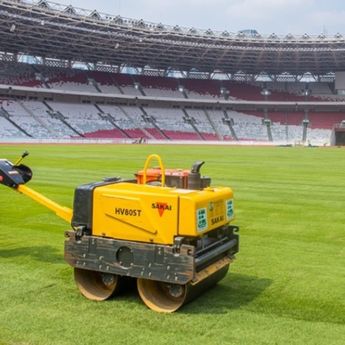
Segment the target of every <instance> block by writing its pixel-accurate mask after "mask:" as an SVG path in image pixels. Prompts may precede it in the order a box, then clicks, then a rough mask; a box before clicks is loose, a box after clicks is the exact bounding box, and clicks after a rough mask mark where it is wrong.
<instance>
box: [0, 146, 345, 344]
mask: <svg viewBox="0 0 345 345" xmlns="http://www.w3.org/2000/svg"><path fill="white" fill-rule="evenodd" d="M24 149H28V150H29V151H30V152H31V155H30V156H29V158H28V159H27V164H28V165H29V166H31V167H32V168H33V170H34V179H33V181H31V182H30V186H31V187H33V188H35V189H37V190H38V191H39V192H42V193H44V194H45V195H47V196H48V197H50V198H52V199H54V200H55V201H57V202H60V203H62V204H63V205H66V206H69V207H72V204H73V190H74V187H75V186H77V185H78V184H82V183H86V182H91V181H97V180H100V179H102V178H103V177H106V176H118V175H120V176H123V177H132V176H133V173H134V172H135V171H137V170H138V169H141V168H142V166H143V163H144V160H145V157H146V155H147V154H149V153H158V154H161V155H162V158H163V160H164V162H165V164H166V165H167V166H169V167H181V168H188V167H190V166H191V164H192V163H193V161H195V160H200V159H202V160H205V161H206V162H207V164H206V165H205V166H204V167H203V173H204V174H205V175H209V176H211V177H212V179H213V183H214V184H215V185H230V186H232V187H233V188H234V190H235V197H236V200H235V202H236V204H235V205H236V210H237V219H236V222H235V223H236V224H238V225H239V226H240V228H241V251H240V253H239V255H238V259H237V261H236V262H235V264H234V265H233V266H232V267H231V272H230V273H229V275H228V276H227V277H226V278H225V279H224V280H223V281H222V282H220V283H219V284H218V286H217V287H216V288H214V289H212V290H210V291H208V292H207V293H205V294H204V295H203V296H201V297H200V298H199V299H197V300H196V301H194V302H192V303H190V304H189V305H186V306H185V307H184V308H183V309H182V310H181V311H179V312H178V313H175V314H173V315H160V314H156V313H153V312H151V311H150V310H148V309H147V308H146V307H145V306H144V305H143V304H142V303H141V302H140V300H139V298H138V297H137V294H136V293H135V292H129V293H127V294H125V295H123V296H121V297H119V298H117V299H114V300H111V301H108V302H104V303H94V302H91V301H88V300H86V299H84V298H83V297H82V296H80V294H79V293H78V291H77V289H76V287H75V285H74V282H73V278H72V270H71V268H70V267H69V266H67V264H65V263H64V261H63V231H64V230H67V229H68V228H69V226H68V224H66V223H65V222H64V221H62V220H60V219H58V218H56V217H55V215H54V214H52V213H51V212H50V211H48V210H46V209H44V208H43V207H42V206H40V205H36V204H35V203H34V202H32V201H30V200H28V199H26V198H25V197H24V196H22V195H19V194H16V193H13V192H11V191H10V190H8V189H5V187H3V186H0V344H1V342H3V343H4V344H45V345H46V344H54V345H55V344H133V343H138V342H150V343H152V344H172V343H174V344H198V345H199V344H200V343H203V344H339V345H340V344H341V345H343V344H344V343H345V304H344V303H345V302H344V301H345V265H344V258H345V250H344V248H345V232H344V222H345V218H344V210H343V208H344V204H345V202H344V201H343V190H344V187H345V179H344V175H343V172H344V171H345V160H344V154H345V151H344V150H343V149H338V148H334V149H323V148H321V149H315V148H310V149H308V148H260V147H259V148H251V147H211V146H210V147H209V146H136V145H133V146H131V145H128V146H126V145H105V146H102V145H94V146H92V145H90V146H87V145H85V146H67V145H62V146H53V145H47V146H44V145H42V146H40V145H33V146H27V145H26V146H22V145H19V146H0V156H1V157H6V158H10V159H11V160H15V158H16V157H17V156H18V154H19V153H20V152H21V151H23V150H24Z"/></svg>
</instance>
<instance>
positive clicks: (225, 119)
mask: <svg viewBox="0 0 345 345" xmlns="http://www.w3.org/2000/svg"><path fill="white" fill-rule="evenodd" d="M223 114H224V117H223V119H222V121H223V123H224V124H225V125H227V126H228V127H229V130H230V133H231V137H232V138H233V139H235V140H236V141H238V137H237V135H236V132H235V129H234V127H233V126H232V125H233V123H234V121H233V119H230V117H229V114H228V113H227V111H226V110H223Z"/></svg>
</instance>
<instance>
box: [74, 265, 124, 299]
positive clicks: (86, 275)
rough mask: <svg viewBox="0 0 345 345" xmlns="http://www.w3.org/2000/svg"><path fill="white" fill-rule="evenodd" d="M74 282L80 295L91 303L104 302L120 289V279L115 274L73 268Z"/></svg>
mask: <svg viewBox="0 0 345 345" xmlns="http://www.w3.org/2000/svg"><path fill="white" fill-rule="evenodd" d="M74 280H75V282H76V284H77V287H78V289H79V291H80V292H81V294H82V295H83V296H85V297H86V298H88V299H90V300H92V301H104V300H106V299H108V298H110V297H111V296H113V295H114V294H115V293H117V292H118V290H119V288H120V277H119V276H118V275H116V274H109V273H102V272H96V271H89V270H83V269H80V268H74Z"/></svg>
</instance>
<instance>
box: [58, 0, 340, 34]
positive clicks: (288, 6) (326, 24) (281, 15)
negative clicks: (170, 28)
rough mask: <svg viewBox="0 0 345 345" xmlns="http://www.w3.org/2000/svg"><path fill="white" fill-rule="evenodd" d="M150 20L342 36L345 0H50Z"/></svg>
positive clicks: (226, 27) (232, 30)
mask: <svg viewBox="0 0 345 345" xmlns="http://www.w3.org/2000/svg"><path fill="white" fill-rule="evenodd" d="M55 1H56V2H60V3H64V4H72V5H73V6H76V7H81V8H86V9H92V10H93V9H97V10H99V11H100V12H106V13H109V14H120V15H122V16H124V17H128V18H136V19H140V18H142V19H144V20H147V21H152V22H155V23H159V22H162V23H163V24H170V25H176V24H177V25H180V26H186V27H195V28H200V29H208V28H211V29H213V30H220V31H223V30H227V31H229V32H236V31H238V30H242V29H256V30H258V31H259V32H260V33H262V34H270V33H272V32H275V33H277V34H287V33H292V34H304V33H308V34H320V33H326V34H329V35H334V34H336V33H337V32H339V33H342V34H344V35H345V1H344V0H328V1H327V0H110V1H109V0H97V1H95V0H55Z"/></svg>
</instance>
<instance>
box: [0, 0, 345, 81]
mask: <svg viewBox="0 0 345 345" xmlns="http://www.w3.org/2000/svg"><path fill="white" fill-rule="evenodd" d="M0 30H1V33H0V51H2V52H6V53H13V54H27V55H32V56H38V57H43V58H54V59H59V60H68V61H82V62H87V63H94V64H107V65H113V66H132V67H139V68H142V67H146V66H149V67H150V68H154V69H160V70H171V69H172V70H179V71H200V72H209V73H212V72H214V71H221V72H222V73H229V74H234V73H238V72H241V73H245V74H260V73H266V74H267V75H277V74H282V73H289V74H293V75H301V74H304V73H308V72H310V73H312V74H314V75H325V74H327V73H331V72H336V71H345V38H344V37H343V36H342V35H340V34H337V35H335V36H333V37H327V36H324V35H319V36H308V35H306V34H305V35H303V36H298V37H296V36H293V35H287V36H284V37H282V36H277V35H276V34H271V35H269V36H262V35H260V34H258V33H256V32H255V33H254V34H252V35H246V34H245V33H243V32H240V33H229V32H226V31H224V32H214V31H212V30H206V31H203V30H198V29H194V28H181V27H179V26H174V27H172V26H167V25H163V24H154V23H148V22H145V21H143V20H141V19H140V20H133V19H126V18H123V17H120V16H113V15H107V14H103V13H99V12H97V11H96V10H95V11H88V10H82V9H77V8H74V7H72V6H64V5H60V4H55V3H51V2H48V1H45V0H41V1H38V2H32V1H18V0H17V1H15V0H12V1H11V0H7V1H6V0H5V1H3V0H0Z"/></svg>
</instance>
